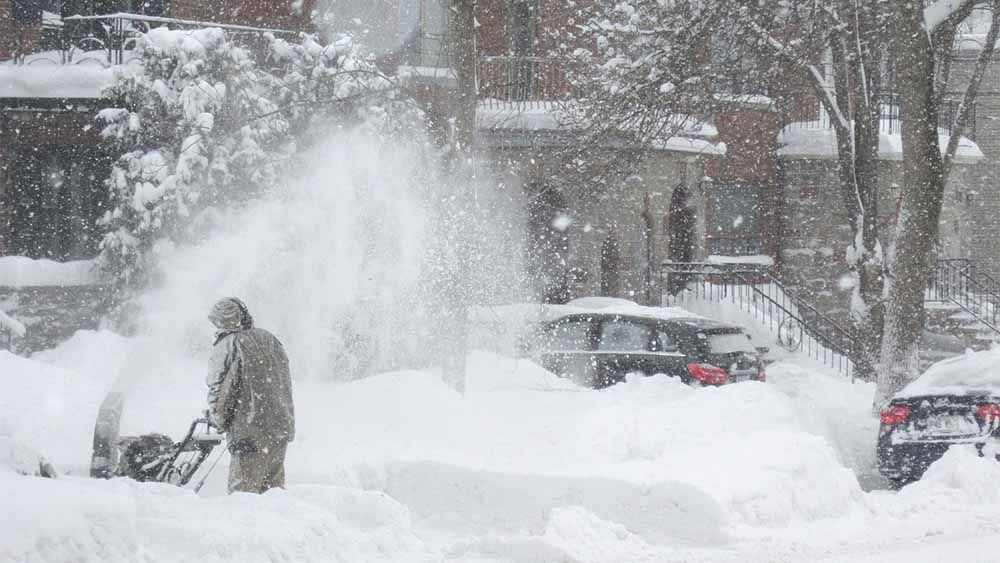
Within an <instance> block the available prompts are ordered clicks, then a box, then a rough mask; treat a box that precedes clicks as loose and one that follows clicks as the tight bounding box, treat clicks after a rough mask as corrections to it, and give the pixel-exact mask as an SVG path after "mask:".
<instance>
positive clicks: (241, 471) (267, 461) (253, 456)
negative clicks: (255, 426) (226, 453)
mask: <svg viewBox="0 0 1000 563" xmlns="http://www.w3.org/2000/svg"><path fill="white" fill-rule="evenodd" d="M237 446H238V447H235V448H233V449H232V461H231V462H230V464H229V492H230V493H234V492H241V493H263V492H265V491H267V490H268V489H273V488H275V487H277V488H282V489H283V488H285V450H286V449H287V448H288V443H287V442H276V443H273V444H260V445H258V444H251V443H247V442H245V441H244V443H242V444H237Z"/></svg>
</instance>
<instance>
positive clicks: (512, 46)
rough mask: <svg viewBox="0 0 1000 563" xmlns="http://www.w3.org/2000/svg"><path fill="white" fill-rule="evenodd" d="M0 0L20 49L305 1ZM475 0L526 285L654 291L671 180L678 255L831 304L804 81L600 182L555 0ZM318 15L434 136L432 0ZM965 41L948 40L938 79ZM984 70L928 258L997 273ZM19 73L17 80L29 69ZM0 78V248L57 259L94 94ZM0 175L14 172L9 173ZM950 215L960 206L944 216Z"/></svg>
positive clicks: (994, 150) (0, 17)
mask: <svg viewBox="0 0 1000 563" xmlns="http://www.w3.org/2000/svg"><path fill="white" fill-rule="evenodd" d="M15 3H16V0H0V36H3V37H8V38H10V37H14V36H15V35H17V34H16V33H15V28H17V26H21V27H24V25H22V23H21V22H22V21H23V22H28V23H27V24H26V25H27V28H29V29H30V30H31V33H28V34H27V35H25V36H26V37H29V38H30V39H31V40H32V41H34V43H33V45H34V48H35V49H36V50H38V49H44V48H46V41H50V40H51V37H52V36H53V33H54V32H55V37H56V38H58V37H59V36H60V35H59V33H62V34H63V35H65V33H66V32H65V30H62V31H60V30H59V29H58V28H59V26H60V22H59V21H58V16H59V15H60V14H61V15H62V16H66V15H69V14H71V13H80V14H99V13H107V12H109V11H133V12H139V13H145V14H147V15H153V16H160V15H162V16H166V17H172V18H180V19H190V20H210V21H216V22H220V23H231V24H242V25H253V26H261V27H285V28H291V29H302V28H306V29H308V28H309V27H310V23H309V19H308V15H309V14H310V13H311V11H312V8H313V5H312V3H310V2H309V1H306V2H302V3H299V2H293V1H291V0H287V1H280V0H273V1H250V0H247V1H239V0H211V1H198V2H196V1H193V0H174V1H172V2H168V1H166V0H159V1H156V2H153V1H150V0H146V1H143V2H133V3H129V2H108V1H105V2H96V1H92V0H91V1H87V0H66V1H65V2H63V3H62V4H61V5H60V6H59V9H56V8H55V7H52V8H51V9H46V10H44V11H45V12H47V13H43V14H40V15H38V16H37V17H36V16H34V15H32V16H31V17H27V16H26V15H25V14H24V13H22V11H18V14H19V15H18V20H17V21H15V18H14V12H15V10H14V4H15ZM32 5H36V6H46V4H45V3H42V4H37V3H32ZM477 9H478V10H479V13H478V14H477V21H478V23H479V27H478V30H479V36H478V47H479V52H480V56H481V60H480V64H479V67H478V68H479V76H478V81H479V87H480V96H481V98H482V100H481V102H480V105H479V113H478V119H477V123H478V129H477V140H478V141H477V142H478V144H479V147H480V149H481V150H482V152H483V154H484V155H486V156H487V159H486V161H487V162H489V163H490V165H491V166H492V168H493V171H494V173H495V175H496V176H497V177H498V178H499V179H500V180H502V181H503V182H504V184H505V185H508V186H513V187H515V188H516V189H518V190H519V192H520V194H521V195H522V196H523V198H524V200H525V203H526V207H527V208H528V213H527V218H526V231H528V239H529V240H535V239H544V240H547V241H549V243H546V244H544V245H537V244H529V248H528V249H527V250H526V254H527V256H528V259H527V260H526V264H527V268H528V269H529V270H534V271H529V272H528V274H529V275H530V276H531V277H532V278H533V279H535V280H536V281H537V282H538V284H539V286H540V287H539V290H540V292H541V293H543V294H545V293H551V297H552V298H559V299H561V298H565V297H572V296H578V295H589V294H596V293H607V294H615V295H624V296H631V297H634V298H638V299H640V300H645V299H649V300H653V301H655V300H656V296H655V291H651V288H650V287H649V286H650V284H651V283H652V282H653V281H654V280H653V279H652V278H653V277H655V272H656V271H657V270H658V269H659V262H660V261H662V260H663V259H664V258H665V257H666V249H667V246H668V243H669V237H668V234H667V232H668V225H669V223H670V221H669V217H668V215H669V208H670V202H671V199H672V198H673V196H674V195H675V190H676V188H677V187H678V186H684V187H685V191H687V192H689V193H690V194H691V201H692V205H693V207H694V209H695V219H696V220H695V225H696V235H697V236H696V237H695V239H696V240H695V243H696V244H695V246H696V256H695V258H696V259H699V260H705V259H709V258H710V257H711V258H712V259H713V260H716V261H726V260H729V259H733V260H737V261H739V260H742V261H747V260H749V261H756V262H758V263H762V264H768V265H771V266H773V270H774V271H775V273H777V274H779V275H780V277H781V278H782V279H783V280H784V281H785V282H786V284H787V285H789V286H790V287H793V288H796V290H797V291H799V292H801V293H802V294H803V295H806V296H807V297H808V298H809V299H810V300H812V301H815V302H817V303H819V304H821V306H822V308H823V309H824V310H826V311H832V312H840V313H843V312H845V311H846V308H847V303H848V292H845V291H844V290H843V289H842V288H840V287H839V285H840V284H839V280H840V279H841V277H842V276H843V274H844V273H845V272H846V270H847V268H846V264H845V260H844V254H845V253H844V250H845V249H846V247H847V246H848V242H849V230H848V228H847V221H846V217H845V216H844V211H843V205H842V203H841V201H840V196H839V188H838V184H837V177H836V160H835V158H834V157H835V152H831V150H832V149H833V147H834V146H835V145H833V142H832V140H833V132H832V129H831V128H830V127H829V124H828V120H827V119H826V117H825V116H824V115H823V114H822V112H821V111H820V109H819V106H818V104H816V102H815V100H814V99H812V98H811V93H809V94H806V95H803V94H802V93H803V92H809V90H808V88H807V87H806V86H805V85H804V84H801V83H800V82H799V81H796V80H794V79H792V78H791V77H786V78H787V79H786V80H781V81H776V82H777V83H776V84H772V85H771V86H772V87H770V88H765V89H762V90H761V91H754V92H741V93H746V94H751V95H748V96H740V97H736V98H734V99H733V100H732V102H731V103H729V104H728V105H726V106H724V107H722V108H721V109H720V110H719V111H718V112H717V113H716V114H715V115H714V116H712V119H711V120H710V122H709V123H705V124H699V125H697V126H692V127H690V128H688V129H686V130H684V131H681V132H680V133H679V134H678V135H676V136H675V137H673V138H669V139H663V140H661V141H662V142H660V143H657V146H656V147H636V150H645V151H648V153H649V154H648V158H646V159H645V161H644V162H643V163H642V164H640V165H637V166H636V167H635V169H634V170H628V171H626V172H625V173H623V174H621V177H620V178H619V180H618V181H617V182H613V183H611V184H600V185H598V184H594V183H592V182H589V181H588V180H587V179H586V178H580V177H579V176H575V175H573V174H571V173H569V172H567V169H566V168H565V164H566V163H565V161H564V160H563V157H562V155H564V154H565V153H566V148H567V147H570V148H571V147H573V146H574V144H575V143H578V139H577V137H576V133H575V132H574V131H573V130H571V129H567V128H566V127H565V126H563V124H561V123H560V122H559V120H558V118H557V117H556V116H555V114H556V104H555V103H554V101H555V100H562V99H565V98H566V96H568V95H571V93H572V88H571V86H570V84H568V82H567V80H566V78H565V71H566V69H565V66H564V62H563V61H561V60H559V59H557V58H553V57H552V56H551V55H550V53H551V52H552V51H553V50H554V47H556V45H555V43H553V41H554V40H553V39H552V38H553V37H554V34H553V33H552V32H553V31H557V30H561V29H563V28H565V26H567V25H569V24H570V21H571V17H572V13H571V10H572V8H571V6H570V4H569V3H566V2H556V1H547V0H480V1H479V2H478V8H477ZM18 10H20V8H18ZM52 10H55V11H54V12H53V11H52ZM328 15H329V16H330V17H329V18H328V20H329V21H330V22H332V24H333V25H335V26H337V25H340V26H349V25H352V24H353V21H354V20H355V17H354V16H358V18H357V19H362V20H364V21H363V22H362V24H363V25H362V26H361V29H362V30H363V33H365V34H366V37H368V39H369V41H370V42H371V43H372V44H373V45H376V46H378V47H379V53H380V59H379V60H380V64H381V65H382V67H383V68H384V69H387V70H390V71H393V72H396V71H397V70H398V71H399V72H400V76H401V77H403V78H405V79H406V80H405V81H404V84H406V85H408V87H409V88H410V89H411V91H412V92H413V93H414V94H415V95H416V96H417V97H418V98H419V99H420V100H422V101H423V102H424V106H425V108H426V109H427V110H428V113H429V115H430V117H431V120H432V122H434V123H437V124H438V125H439V128H438V130H439V132H441V133H442V134H444V132H445V131H446V129H447V123H448V118H449V117H450V115H451V111H450V108H449V105H448V104H449V95H448V94H449V90H450V89H451V88H454V86H455V77H454V74H453V72H452V71H451V69H450V66H451V65H450V64H449V56H448V49H447V37H448V32H449V23H448V10H447V9H446V3H445V2H443V1H442V0H371V1H366V2H362V1H360V0H351V1H344V2H337V3H335V4H334V5H333V8H332V9H331V10H330V12H329V14H328ZM47 37H48V38H49V39H46V38H47ZM5 45H6V46H0V58H3V57H10V55H11V52H12V47H11V43H10V41H8V42H7V43H6V44H5ZM4 49H6V51H5V50H4ZM974 54H975V53H974V52H972V51H969V52H964V51H963V52H960V53H959V54H958V55H959V56H958V61H957V62H956V64H955V65H954V70H953V83H954V94H955V95H957V94H958V93H959V92H960V91H961V88H962V86H963V81H964V80H967V75H968V72H969V69H970V68H971V66H972V60H973V57H974ZM2 66H3V65H2V64H0V67H2ZM26 66H28V67H30V66H31V65H26ZM72 66H83V65H68V67H67V69H66V73H67V74H66V75H67V76H68V74H71V73H73V72H79V73H80V74H81V75H82V76H80V77H79V78H78V79H77V80H74V81H71V82H72V83H74V84H76V85H77V86H80V85H81V84H83V85H84V86H85V85H86V83H87V78H88V77H89V78H93V76H92V75H93V74H94V73H93V72H92V71H86V72H84V71H78V70H74V69H72V68H69V67H72ZM998 73H1000V65H997V64H995V65H993V66H992V67H991V68H990V73H989V75H988V76H987V77H986V80H985V81H984V85H985V86H984V88H983V90H982V93H981V95H980V100H979V104H978V111H977V113H976V123H975V127H974V131H975V134H974V135H970V137H972V139H971V140H968V141H966V142H964V143H963V150H962V153H961V158H960V159H959V161H958V165H957V167H956V169H955V171H954V173H953V177H952V179H951V183H950V186H949V191H948V194H947V202H946V208H945V215H944V217H945V218H944V220H943V227H942V240H941V249H940V253H941V255H942V256H949V257H969V256H973V257H978V258H979V259H980V260H981V261H982V262H983V264H984V266H987V267H988V268H990V269H992V271H993V273H994V275H996V274H1000V272H997V271H996V270H997V268H1000V266H998V264H1000V260H997V258H998V247H997V245H996V243H995V236H994V235H993V233H994V232H996V231H997V228H998V227H1000V224H998V222H1000V197H998V195H997V193H996V190H995V188H994V180H995V179H996V178H997V174H998V173H1000V161H998V157H1000V125H998V124H997V122H996V120H995V119H994V118H995V117H996V115H998V112H1000V90H998V89H997V86H996V84H998V80H1000V76H998ZM23 74H24V76H25V77H27V78H25V80H27V81H29V82H30V77H31V71H30V69H29V70H26V71H25V72H24V73H23ZM5 76H10V74H9V73H8V74H6V75H5ZM8 82H9V81H8ZM8 86H9V85H8V84H5V83H4V81H2V80H0V104H2V107H0V134H2V135H3V138H4V139H8V140H10V141H11V142H7V143H4V144H3V145H0V198H2V199H0V201H2V202H3V204H2V205H0V214H2V215H0V219H2V220H0V253H9V254H26V255H29V256H50V257H53V258H58V259H69V258H77V257H86V256H88V255H92V254H93V252H94V244H95V236H96V233H95V232H94V226H93V219H94V218H95V217H96V214H98V213H99V212H100V210H101V205H102V201H101V195H100V194H101V193H103V192H102V191H100V190H97V189H95V188H94V187H93V186H94V185H96V184H95V182H99V179H101V178H103V177H104V176H105V173H104V171H105V170H106V167H107V165H108V164H107V161H106V159H105V158H104V157H103V156H102V154H101V152H100V148H99V146H98V144H97V138H96V132H95V131H94V130H93V129H92V128H89V127H88V123H89V121H88V120H89V118H90V117H89V116H92V115H93V112H94V111H95V110H96V109H97V108H98V107H99V106H100V104H101V101H100V99H99V95H98V94H95V92H98V91H99V88H91V89H90V90H89V91H88V90H87V88H85V87H83V88H70V89H69V91H64V89H61V88H62V87H61V86H60V85H59V84H53V85H51V86H52V87H51V88H47V87H46V88H41V87H36V88H34V89H30V88H29V93H30V94H31V95H30V96H27V97H23V96H15V95H11V94H10V93H9V92H8V93H7V94H5V93H4V92H5V90H4V88H8ZM36 86H38V84H36ZM894 103H895V104H896V105H895V106H894V105H893V104H894ZM893 107H895V108H898V102H893V101H891V100H889V101H887V102H886V105H885V106H884V109H885V110H886V113H887V114H888V115H892V113H893V111H894V110H893ZM883 128H884V130H883V143H884V150H883V154H882V174H881V178H882V182H883V184H884V186H883V187H884V189H883V190H882V196H883V201H882V202H881V203H880V209H881V212H880V217H881V220H882V221H883V223H884V224H885V225H887V226H890V225H891V224H892V222H893V221H894V213H895V209H896V206H897V198H898V196H897V194H898V184H899V183H900V182H901V181H902V179H901V173H900V163H899V160H900V154H899V150H898V147H899V143H898V138H899V131H898V115H897V116H896V118H895V121H893V119H885V120H883ZM973 141H975V142H973ZM976 143H978V145H977V144H976ZM600 153H601V151H600V149H596V151H595V152H594V153H592V154H590V155H589V156H591V157H593V158H597V159H599V158H600V157H601V154H600ZM15 178H19V180H16V181H19V182H27V183H28V184H31V185H28V186H24V187H22V188H17V187H16V186H14V182H15ZM24 178H28V179H29V180H24ZM88 182H89V183H88ZM52 186H58V188H52ZM87 186H89V187H87ZM88 190H89V191H88ZM959 217H962V218H966V220H962V221H959V220H955V218H959ZM42 218H46V219H44V220H43V219H42ZM553 225H558V226H559V228H557V229H554V230H553ZM886 231H887V232H888V231H890V229H886ZM38 241H43V242H42V243H39V242H38ZM553 285H555V286H556V287H555V289H553V287H552V286H553ZM546 286H548V289H546Z"/></svg>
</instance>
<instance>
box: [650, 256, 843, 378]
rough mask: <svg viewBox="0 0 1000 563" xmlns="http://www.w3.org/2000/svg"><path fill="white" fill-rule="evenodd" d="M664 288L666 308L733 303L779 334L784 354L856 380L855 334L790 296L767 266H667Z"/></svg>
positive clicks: (662, 272) (699, 264) (662, 280)
mask: <svg viewBox="0 0 1000 563" xmlns="http://www.w3.org/2000/svg"><path fill="white" fill-rule="evenodd" d="M660 283H661V287H662V288H664V289H665V290H666V291H665V292H664V304H666V305H684V304H685V303H691V302H694V301H702V302H709V303H729V304H731V305H734V306H736V307H737V308H738V309H740V310H742V311H745V312H746V313H748V314H750V315H751V316H752V317H753V318H754V319H756V320H757V321H758V323H760V324H761V325H763V326H764V327H765V328H767V329H768V330H769V331H771V332H773V333H775V335H776V336H777V338H778V342H779V343H780V344H781V345H782V346H783V347H785V348H786V349H788V350H800V351H802V352H805V353H806V354H807V355H808V356H810V357H812V358H815V359H816V360H818V361H820V362H822V363H824V364H826V365H828V366H830V367H832V368H834V369H836V370H838V371H839V372H840V373H842V374H844V375H846V376H848V377H851V378H853V377H854V362H853V360H852V358H854V357H855V354H856V351H857V350H860V348H859V346H860V342H861V341H860V339H859V338H858V337H857V335H855V334H854V333H853V332H852V331H851V330H848V329H847V328H844V327H842V326H841V325H840V324H838V323H837V322H835V321H834V320H832V319H830V318H829V317H828V316H827V315H825V314H823V313H821V312H820V311H819V310H817V309H816V308H815V307H813V306H812V305H810V304H809V303H807V302H806V301H805V300H803V299H802V298H800V297H798V296H796V295H794V294H793V293H791V292H790V291H788V290H787V289H786V288H785V286H784V285H782V284H781V282H779V281H778V280H776V279H774V277H773V276H772V275H771V274H770V271H769V267H767V266H757V265H752V264H731V265H721V264H706V263H677V262H666V263H664V264H663V268H662V269H661V279H660ZM691 304H693V303H691Z"/></svg>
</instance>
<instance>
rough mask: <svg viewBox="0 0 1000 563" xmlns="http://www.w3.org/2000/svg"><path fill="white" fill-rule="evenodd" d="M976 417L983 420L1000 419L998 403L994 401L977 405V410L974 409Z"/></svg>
mask: <svg viewBox="0 0 1000 563" xmlns="http://www.w3.org/2000/svg"><path fill="white" fill-rule="evenodd" d="M976 418H978V419H980V420H985V421H994V420H998V419H1000V405H998V404H995V403H987V404H985V405H979V410H977V411H976Z"/></svg>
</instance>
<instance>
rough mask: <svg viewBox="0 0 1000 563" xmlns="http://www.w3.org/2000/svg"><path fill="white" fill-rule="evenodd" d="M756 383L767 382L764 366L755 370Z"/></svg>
mask: <svg viewBox="0 0 1000 563" xmlns="http://www.w3.org/2000/svg"><path fill="white" fill-rule="evenodd" d="M757 381H767V372H765V371H764V366H760V367H759V368H757Z"/></svg>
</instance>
